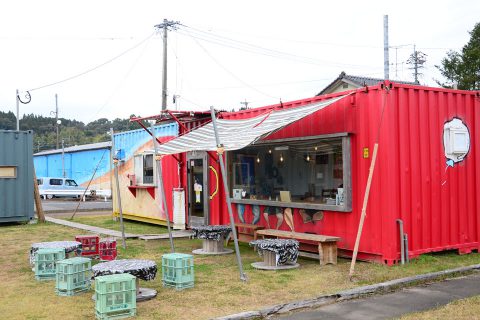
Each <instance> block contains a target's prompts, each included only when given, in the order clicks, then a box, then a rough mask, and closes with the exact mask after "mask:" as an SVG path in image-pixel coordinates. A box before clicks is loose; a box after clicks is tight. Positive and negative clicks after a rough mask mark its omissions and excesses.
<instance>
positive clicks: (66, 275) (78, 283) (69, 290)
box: [55, 257, 92, 296]
mask: <svg viewBox="0 0 480 320" xmlns="http://www.w3.org/2000/svg"><path fill="white" fill-rule="evenodd" d="M91 278H92V262H91V260H90V259H89V258H83V257H75V258H71V259H65V260H61V261H58V262H57V273H56V283H55V292H56V293H57V294H58V295H59V296H73V295H75V294H78V293H81V292H84V291H88V290H90V287H91Z"/></svg>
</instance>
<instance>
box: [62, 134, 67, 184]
mask: <svg viewBox="0 0 480 320" xmlns="http://www.w3.org/2000/svg"><path fill="white" fill-rule="evenodd" d="M62 174H63V177H64V178H66V177H65V139H62Z"/></svg>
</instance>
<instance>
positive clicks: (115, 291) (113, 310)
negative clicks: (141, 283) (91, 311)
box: [95, 273, 137, 320]
mask: <svg viewBox="0 0 480 320" xmlns="http://www.w3.org/2000/svg"><path fill="white" fill-rule="evenodd" d="M135 281H136V278H135V276H132V275H131V274H128V273H122V274H113V275H108V276H99V277H96V278H95V315H96V317H97V319H101V320H106V319H121V318H127V317H133V316H134V315H135V314H136V311H137V300H136V298H137V295H136V285H135Z"/></svg>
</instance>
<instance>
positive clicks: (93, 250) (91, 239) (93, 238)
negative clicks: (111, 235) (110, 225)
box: [75, 235, 100, 257]
mask: <svg viewBox="0 0 480 320" xmlns="http://www.w3.org/2000/svg"><path fill="white" fill-rule="evenodd" d="M75 241H78V242H80V243H81V244H82V256H84V257H91V256H98V255H99V243H100V237H99V236H97V235H88V236H75Z"/></svg>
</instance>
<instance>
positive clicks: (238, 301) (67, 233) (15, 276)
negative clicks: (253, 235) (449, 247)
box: [0, 216, 480, 320]
mask: <svg viewBox="0 0 480 320" xmlns="http://www.w3.org/2000/svg"><path fill="white" fill-rule="evenodd" d="M74 221H76V222H80V223H90V224H92V225H97V226H104V227H109V228H112V229H116V230H119V226H118V225H119V223H118V222H112V221H111V218H110V217H109V216H102V217H89V216H87V217H78V218H75V220H74ZM125 230H126V232H132V233H148V234H151V233H161V232H165V231H166V228H164V227H158V226H152V225H148V224H143V223H137V222H126V226H125ZM78 234H83V233H82V231H80V230H76V229H72V228H69V227H64V226H59V225H55V224H51V223H47V224H35V225H8V226H2V227H1V232H0V245H1V247H2V253H1V255H0V262H1V265H2V268H0V283H2V290H0V301H2V302H3V303H1V304H0V314H1V315H2V318H3V319H9V320H13V319H92V318H94V303H93V301H92V300H91V296H92V292H93V291H92V292H90V293H88V294H82V295H78V296H74V297H59V296H56V295H55V292H54V286H55V284H54V282H52V281H41V282H39V281H36V280H35V278H34V274H33V272H32V270H31V267H30V265H29V262H28V252H29V249H30V246H31V244H32V243H35V242H43V241H56V240H73V239H74V237H75V235H78ZM174 242H175V247H176V251H177V252H183V253H191V251H192V250H194V249H198V248H201V241H199V240H190V239H181V240H179V239H175V240H174ZM120 247H121V246H120ZM229 247H230V248H233V244H231V245H230V246H229ZM240 250H241V255H242V260H243V264H244V270H245V272H246V273H247V275H248V278H249V281H248V282H247V283H243V282H241V281H240V280H239V274H238V268H237V265H236V260H235V254H230V255H223V256H195V257H194V258H195V260H194V261H195V262H194V263H195V287H194V288H191V289H186V290H183V291H176V290H174V289H170V288H163V287H162V283H161V278H162V277H161V270H159V272H158V273H157V277H156V279H155V280H153V281H150V282H148V283H146V282H143V281H141V282H140V285H141V286H143V287H149V288H154V289H156V290H157V291H158V296H157V298H155V299H153V300H150V301H146V302H141V303H139V304H138V305H137V308H138V309H137V311H138V312H137V313H138V316H137V318H138V319H209V318H212V317H216V316H222V315H227V314H231V313H237V312H241V311H247V310H254V309H259V308H262V307H265V306H270V305H275V304H278V303H283V302H289V301H294V300H300V299H304V298H311V297H314V296H317V295H321V294H325V293H333V292H336V291H339V290H343V289H347V288H352V287H355V286H360V285H366V284H372V283H377V282H382V281H386V280H391V279H396V278H401V277H406V276H410V275H414V274H420V273H426V272H432V271H439V270H445V269H449V268H453V267H458V266H466V265H471V264H476V263H479V261H480V255H479V254H477V253H472V254H468V255H462V256H459V255H457V254H456V253H454V252H447V253H442V254H432V255H424V256H422V257H421V258H420V259H416V260H414V261H412V262H411V263H410V264H409V265H405V266H394V267H387V266H384V265H379V264H372V263H363V262H359V263H358V264H357V265H356V274H357V275H358V279H359V281H358V282H356V283H352V282H350V281H349V279H348V271H349V267H350V260H346V259H339V261H338V265H336V266H332V265H328V266H323V267H320V266H319V265H318V260H311V259H302V258H300V259H299V263H300V268H298V269H294V270H285V271H276V272H268V271H259V270H255V269H253V268H252V267H251V266H250V263H252V262H256V261H261V258H260V257H259V256H258V255H257V253H255V252H254V251H253V249H252V248H251V247H249V246H248V244H241V245H240ZM168 252H169V242H168V240H154V241H143V240H127V250H123V249H122V248H120V249H119V257H118V258H120V259H121V258H139V259H151V260H155V261H156V262H157V266H159V267H160V266H161V257H162V255H163V254H164V253H168ZM94 263H96V261H95V262H94Z"/></svg>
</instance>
